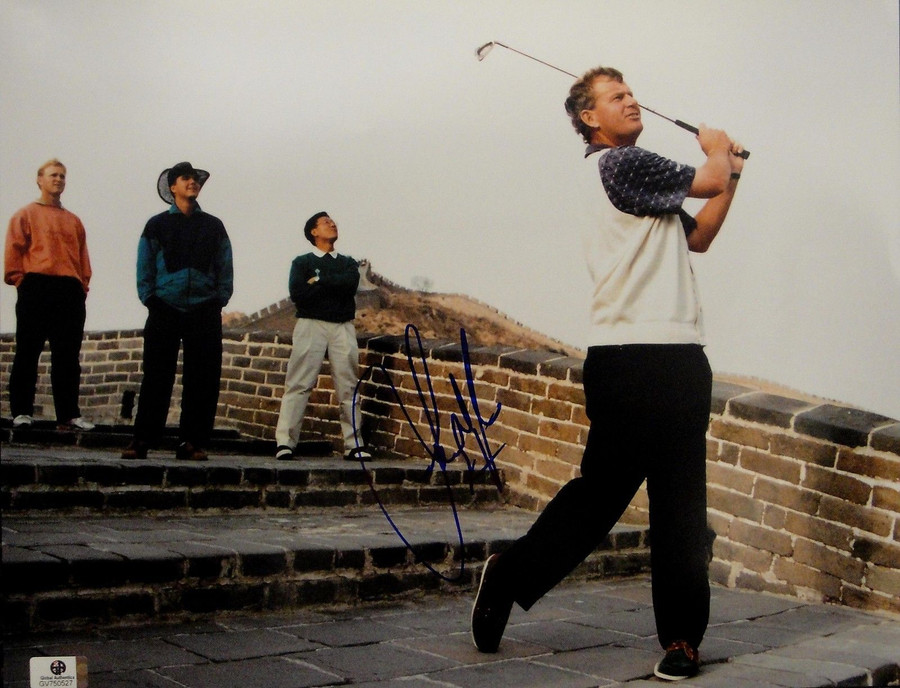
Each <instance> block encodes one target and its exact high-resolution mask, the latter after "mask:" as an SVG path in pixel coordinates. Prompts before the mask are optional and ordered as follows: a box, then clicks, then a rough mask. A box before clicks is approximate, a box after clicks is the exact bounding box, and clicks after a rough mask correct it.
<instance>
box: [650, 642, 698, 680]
mask: <svg viewBox="0 0 900 688" xmlns="http://www.w3.org/2000/svg"><path fill="white" fill-rule="evenodd" d="M698 671H700V653H699V652H698V651H697V650H695V649H694V648H692V647H691V646H690V644H688V643H686V642H685V641H683V640H679V641H676V642H674V643H672V644H671V645H669V647H667V648H666V656H665V657H663V658H662V659H661V660H659V662H657V664H656V666H655V667H653V673H654V674H655V675H656V676H657V677H658V678H661V679H665V680H666V681H680V680H682V679H685V678H691V677H692V676H696V675H697V672H698Z"/></svg>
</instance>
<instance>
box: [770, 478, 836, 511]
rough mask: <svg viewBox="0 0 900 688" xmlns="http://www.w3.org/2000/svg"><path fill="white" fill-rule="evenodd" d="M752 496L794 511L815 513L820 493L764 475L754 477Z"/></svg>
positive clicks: (819, 500)
mask: <svg viewBox="0 0 900 688" xmlns="http://www.w3.org/2000/svg"><path fill="white" fill-rule="evenodd" d="M753 497H755V498H756V499H758V500H759V501H761V502H763V503H768V504H780V505H781V506H783V507H786V508H788V509H793V510H794V511H801V512H803V513H806V514H815V513H816V512H817V511H818V510H819V504H820V502H821V499H822V497H821V495H819V494H817V493H815V492H812V491H810V490H806V489H804V488H802V487H797V486H795V485H787V484H785V483H779V482H776V481H774V480H771V479H769V478H765V477H762V476H761V477H759V478H757V479H756V484H755V486H754V488H753Z"/></svg>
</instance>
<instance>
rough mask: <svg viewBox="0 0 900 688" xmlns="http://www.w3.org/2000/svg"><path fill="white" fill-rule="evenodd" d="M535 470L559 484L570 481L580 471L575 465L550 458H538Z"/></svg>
mask: <svg viewBox="0 0 900 688" xmlns="http://www.w3.org/2000/svg"><path fill="white" fill-rule="evenodd" d="M534 470H535V472H536V473H537V474H538V475H540V476H542V477H545V478H548V479H549V480H551V481H553V482H554V483H558V484H562V483H567V482H569V481H570V480H571V479H572V478H574V477H575V476H576V474H577V472H578V471H577V469H576V467H575V466H572V465H570V464H564V463H562V462H560V461H553V460H548V459H538V460H536V461H535V466H534Z"/></svg>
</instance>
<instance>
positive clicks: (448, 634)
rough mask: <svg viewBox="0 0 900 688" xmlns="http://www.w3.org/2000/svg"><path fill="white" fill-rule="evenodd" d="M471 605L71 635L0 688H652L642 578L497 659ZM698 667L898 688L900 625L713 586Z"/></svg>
mask: <svg viewBox="0 0 900 688" xmlns="http://www.w3.org/2000/svg"><path fill="white" fill-rule="evenodd" d="M470 606H471V595H465V596H455V595H432V596H428V597H422V598H419V599H417V600H414V601H405V602H402V603H392V604H386V605H367V606H365V607H354V608H330V609H325V610H321V609H320V610H316V611H307V610H302V611H297V612H293V613H289V614H286V613H273V614H236V615H227V616H226V615H223V616H221V617H219V618H217V619H216V620H215V621H207V622H199V623H196V624H186V625H178V626H158V625H155V626H142V627H139V628H121V629H111V630H106V631H103V632H71V633H62V634H52V635H46V636H32V637H29V638H28V639H24V640H23V639H20V640H15V639H12V640H10V639H7V642H5V643H4V649H3V659H4V669H3V685H4V686H7V687H8V688H25V687H26V686H28V685H29V676H28V666H29V659H30V658H31V657H35V656H51V655H55V656H83V657H85V658H87V664H88V672H89V682H90V686H91V687H92V688H101V687H102V688H125V687H126V686H127V687H128V688H135V687H141V686H143V687H147V688H164V687H167V688H176V687H178V686H181V687H189V688H256V687H260V688H302V687H306V686H341V685H354V686H370V687H373V688H374V687H375V686H398V687H401V686H402V687H406V688H426V687H427V688H439V687H441V686H443V687H445V688H449V687H452V686H458V687H460V688H481V687H482V686H483V687H485V688H502V687H505V686H510V687H515V688H528V687H531V686H534V687H535V688H538V687H540V688H546V687H547V686H553V687H554V688H589V687H590V688H592V687H599V686H602V687H605V686H620V685H627V686H630V687H633V688H639V687H641V686H659V685H663V684H664V682H661V681H659V680H658V679H655V678H653V677H652V670H653V665H654V664H655V662H656V661H657V660H658V659H659V657H660V654H661V653H660V649H659V647H658V645H657V642H656V640H655V637H654V624H653V612H652V608H651V604H650V584H649V580H648V579H647V577H646V576H639V577H635V578H627V579H620V580H614V581H603V582H591V583H584V582H582V583H576V584H569V585H562V586H560V587H559V588H557V589H556V590H555V591H554V592H553V593H551V594H550V595H548V596H547V597H546V598H544V599H543V600H541V601H540V602H539V603H538V604H537V605H535V607H534V608H532V610H531V611H530V612H527V613H526V612H523V611H522V610H521V609H518V608H515V609H514V610H513V614H512V617H511V618H510V624H509V626H508V628H507V632H506V635H505V637H504V641H503V643H502V644H501V647H500V652H498V653H497V654H496V655H483V654H480V653H478V652H477V651H476V650H475V649H474V647H473V646H472V642H471V639H470V636H469V630H468V628H469V612H470ZM701 656H702V659H703V662H704V666H703V668H702V670H701V673H700V675H699V676H698V677H696V678H695V679H692V680H690V681H682V682H680V683H679V684H678V685H679V686H684V687H689V686H706V687H708V688H713V687H715V688H751V687H752V688H768V687H770V686H771V687H775V686H779V687H782V686H783V687H791V688H803V687H809V688H812V687H819V686H838V685H840V686H873V685H874V686H886V685H898V684H900V683H898V681H900V669H898V664H900V620H898V619H895V618H889V617H884V616H880V615H875V614H868V613H863V612H859V611H854V610H850V609H846V608H841V607H835V606H830V605H822V604H808V603H804V602H801V601H798V600H794V599H788V598H783V597H777V596H773V595H768V594H761V593H749V592H741V591H735V590H727V589H723V588H718V587H717V588H714V589H713V600H712V619H711V625H710V628H709V631H708V632H707V636H706V640H705V641H704V643H703V646H702V647H701Z"/></svg>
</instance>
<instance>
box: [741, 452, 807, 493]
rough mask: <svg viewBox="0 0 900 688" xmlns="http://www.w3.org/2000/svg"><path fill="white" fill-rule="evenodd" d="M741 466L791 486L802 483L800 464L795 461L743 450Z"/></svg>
mask: <svg viewBox="0 0 900 688" xmlns="http://www.w3.org/2000/svg"><path fill="white" fill-rule="evenodd" d="M740 466H741V468H744V469H746V470H748V471H752V472H754V473H761V474H762V475H767V476H770V477H772V478H775V479H777V480H783V481H785V482H788V483H791V484H797V483H799V482H800V468H801V466H800V464H799V463H798V462H797V461H795V460H793V459H786V458H784V457H781V456H772V455H771V454H765V453H763V452H760V451H756V450H754V449H750V448H747V447H744V448H742V449H741V458H740Z"/></svg>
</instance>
